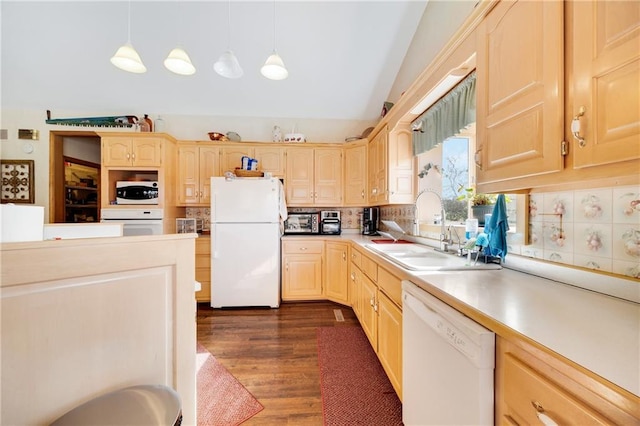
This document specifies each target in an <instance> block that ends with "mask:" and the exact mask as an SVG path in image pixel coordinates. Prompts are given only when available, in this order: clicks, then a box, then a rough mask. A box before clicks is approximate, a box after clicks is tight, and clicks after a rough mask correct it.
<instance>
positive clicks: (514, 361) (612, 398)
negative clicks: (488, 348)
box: [495, 337, 640, 425]
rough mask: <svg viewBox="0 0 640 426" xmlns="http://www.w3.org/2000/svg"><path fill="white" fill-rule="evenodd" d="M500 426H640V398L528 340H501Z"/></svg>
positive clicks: (498, 351) (498, 363)
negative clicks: (543, 424) (544, 423)
mask: <svg viewBox="0 0 640 426" xmlns="http://www.w3.org/2000/svg"><path fill="white" fill-rule="evenodd" d="M495 383H496V424H500V425H530V424H540V423H541V419H542V420H545V421H553V422H555V423H556V424H558V425H613V424H619V425H638V424H640V404H639V401H638V398H637V397H635V396H634V395H631V394H630V393H627V392H625V391H622V390H621V391H617V390H616V389H613V388H612V387H610V386H609V385H607V384H606V383H604V382H602V381H601V379H600V380H598V378H597V377H595V375H594V374H593V373H591V374H589V373H588V372H583V371H581V370H579V369H578V368H576V367H574V366H572V365H570V364H569V363H568V362H565V361H563V360H561V359H559V358H557V357H555V356H552V355H550V354H548V353H546V352H544V351H542V350H540V349H538V348H536V347H534V346H532V345H530V344H528V343H526V342H524V341H520V340H517V341H516V340H507V339H505V338H501V337H497V339H496V377H495Z"/></svg>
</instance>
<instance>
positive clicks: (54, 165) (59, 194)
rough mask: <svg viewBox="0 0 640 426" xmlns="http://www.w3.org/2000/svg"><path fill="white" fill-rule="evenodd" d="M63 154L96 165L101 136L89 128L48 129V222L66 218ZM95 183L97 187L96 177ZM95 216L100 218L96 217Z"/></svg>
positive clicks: (98, 161) (56, 221)
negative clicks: (83, 129) (81, 129)
mask: <svg viewBox="0 0 640 426" xmlns="http://www.w3.org/2000/svg"><path fill="white" fill-rule="evenodd" d="M65 157H72V158H74V159H78V160H81V161H85V162H87V163H95V164H97V165H99V164H100V162H101V161H100V136H98V134H97V133H95V132H92V131H72V130H66V131H64V130H63V131H52V132H50V133H49V222H51V223H64V222H65V221H66V217H65V216H66V212H65V203H66V195H67V194H66V188H65ZM97 185H98V187H99V185H100V181H99V180H98V182H97ZM98 193H99V191H98ZM98 214H99V209H98ZM96 220H99V219H98V218H97V217H96Z"/></svg>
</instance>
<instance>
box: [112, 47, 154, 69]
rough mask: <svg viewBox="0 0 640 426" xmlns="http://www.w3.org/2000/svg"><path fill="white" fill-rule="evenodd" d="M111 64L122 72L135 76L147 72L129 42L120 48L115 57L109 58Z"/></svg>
mask: <svg viewBox="0 0 640 426" xmlns="http://www.w3.org/2000/svg"><path fill="white" fill-rule="evenodd" d="M111 63H112V64H113V65H115V66H116V67H118V68H120V69H121V70H124V71H129V72H134V73H137V74H140V73H143V72H147V67H145V66H144V64H143V63H142V60H141V59H140V55H138V52H136V50H135V49H134V48H133V46H132V45H131V43H130V42H127V43H126V44H124V45H123V46H121V47H120V48H119V49H118V51H117V52H116V54H115V55H113V57H112V58H111Z"/></svg>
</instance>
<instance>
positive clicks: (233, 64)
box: [213, 0, 244, 78]
mask: <svg viewBox="0 0 640 426" xmlns="http://www.w3.org/2000/svg"><path fill="white" fill-rule="evenodd" d="M228 18H229V34H228V37H227V50H226V51H225V52H224V53H223V54H222V55H220V58H218V61H217V62H216V63H215V64H213V69H214V70H215V72H217V73H218V74H220V75H221V76H223V77H226V78H240V77H242V74H244V71H242V67H241V66H240V62H238V58H236V55H234V54H233V52H232V51H231V47H230V46H231V0H229V16H228Z"/></svg>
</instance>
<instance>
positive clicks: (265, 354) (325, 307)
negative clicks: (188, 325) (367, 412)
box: [197, 302, 359, 426]
mask: <svg viewBox="0 0 640 426" xmlns="http://www.w3.org/2000/svg"><path fill="white" fill-rule="evenodd" d="M334 309H340V310H341V312H342V314H343V316H344V322H339V321H336V318H335V315H334V312H333V310H334ZM197 320H198V326H197V330H198V342H200V344H202V345H203V346H204V347H205V348H207V350H209V351H210V352H211V353H212V354H213V355H214V356H215V357H216V359H218V361H220V363H221V364H222V365H224V366H225V368H227V370H229V372H231V374H233V375H234V376H235V377H236V378H237V379H238V380H239V381H240V383H242V384H243V385H244V386H245V387H246V388H247V390H249V392H251V393H252V394H253V395H254V396H255V397H256V399H258V401H260V403H261V404H262V405H263V406H264V410H262V411H261V412H260V413H258V414H257V415H255V416H254V417H253V418H251V419H249V421H247V422H245V423H243V425H265V426H270V425H278V426H281V425H296V426H297V425H302V426H306V425H309V426H314V425H322V396H321V394H320V374H319V370H318V347H317V337H316V328H318V327H349V326H359V323H358V320H357V318H356V316H355V314H354V313H353V310H351V308H348V307H345V306H342V305H338V304H336V303H332V302H305V303H283V304H282V305H281V306H280V308H278V309H263V308H251V309H212V308H210V307H208V306H206V305H202V304H201V305H199V306H198V316H197Z"/></svg>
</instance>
